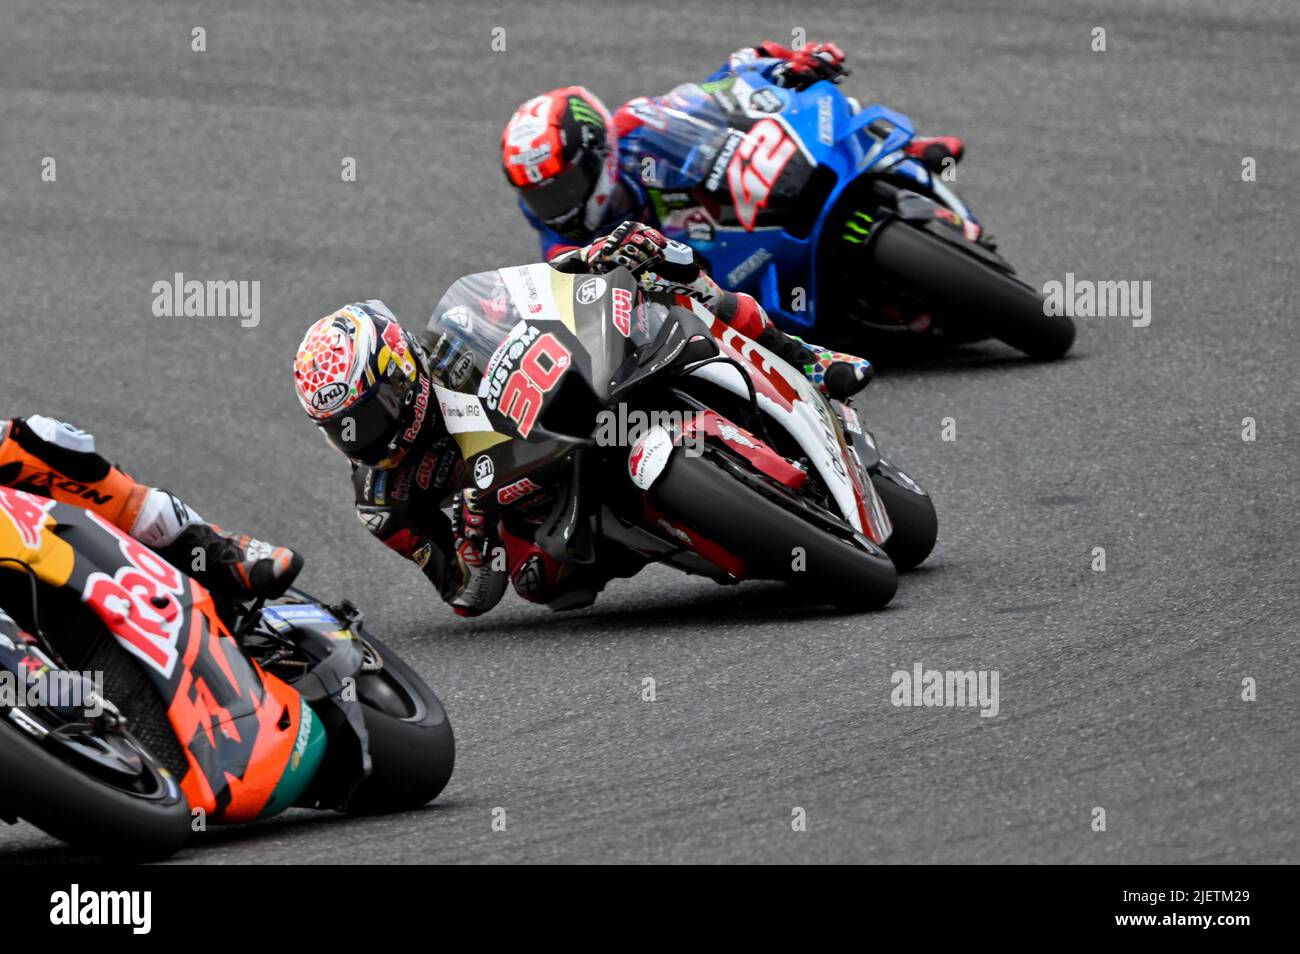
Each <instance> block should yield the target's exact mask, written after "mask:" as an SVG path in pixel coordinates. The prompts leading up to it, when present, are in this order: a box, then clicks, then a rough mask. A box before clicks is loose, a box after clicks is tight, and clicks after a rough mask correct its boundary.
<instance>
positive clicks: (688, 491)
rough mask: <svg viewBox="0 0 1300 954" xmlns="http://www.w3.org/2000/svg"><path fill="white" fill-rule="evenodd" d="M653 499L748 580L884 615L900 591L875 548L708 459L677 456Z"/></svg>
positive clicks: (893, 571)
mask: <svg viewBox="0 0 1300 954" xmlns="http://www.w3.org/2000/svg"><path fill="white" fill-rule="evenodd" d="M756 479H759V478H756ZM649 496H650V500H651V502H652V503H653V504H654V505H655V506H656V507H658V508H659V510H660V511H661V512H663V513H664V514H665V515H667V516H669V517H671V518H673V519H675V520H680V521H682V522H683V523H685V524H686V525H687V526H690V527H692V528H693V529H695V530H696V531H698V532H699V533H700V534H702V535H703V536H705V537H707V538H708V539H710V540H713V541H714V542H716V543H717V544H719V545H720V546H722V547H723V548H724V549H726V550H727V551H728V552H730V553H732V554H734V555H735V556H736V557H738V558H739V559H740V560H742V561H743V562H744V564H745V577H746V579H763V580H780V581H782V582H785V583H789V584H791V585H792V586H796V587H798V588H799V589H800V590H802V591H804V592H805V593H808V594H810V595H812V596H814V597H816V598H818V599H820V600H824V601H825V602H827V603H830V604H833V605H835V606H838V607H841V608H843V609H854V610H859V609H879V608H881V607H883V606H885V605H886V604H887V603H888V602H889V601H890V600H891V599H893V597H894V591H895V590H896V589H897V588H898V571H897V570H896V569H895V568H894V564H893V562H892V561H891V560H890V559H889V557H888V556H887V555H886V554H885V553H884V551H882V550H881V549H880V548H879V547H877V546H875V544H873V543H871V542H870V541H868V540H867V539H866V538H865V537H862V536H861V535H853V534H852V533H851V531H850V530H848V528H847V525H844V526H845V530H846V531H847V533H846V534H845V535H837V534H836V533H834V532H832V531H831V530H829V529H826V528H824V527H819V526H817V525H816V523H814V522H812V520H811V519H810V518H809V517H808V516H804V515H802V514H801V513H800V512H799V510H800V507H801V504H800V503H799V502H798V501H796V500H794V499H789V500H780V498H779V497H778V496H777V495H776V493H775V492H774V493H773V494H769V493H764V492H761V491H760V490H759V489H757V486H756V485H753V484H751V483H749V482H746V481H743V480H740V479H738V478H737V476H735V475H733V474H732V473H729V472H728V471H727V470H726V469H724V466H723V465H722V463H721V462H720V461H717V460H715V458H714V457H713V456H712V455H710V454H708V453H706V454H704V455H703V456H698V457H691V456H687V455H686V454H685V453H684V452H683V451H681V450H680V449H679V450H677V451H675V452H674V453H673V456H672V459H671V460H670V461H669V463H668V466H667V469H666V470H665V471H664V472H663V473H662V474H661V475H660V476H659V479H658V480H657V481H655V483H654V484H653V485H652V486H651V488H650V491H649ZM825 516H826V518H828V519H830V520H834V519H835V518H832V517H830V515H825ZM796 547H800V548H802V550H803V555H804V559H803V563H802V567H801V568H800V569H796V568H795V566H794V563H795V560H794V552H795V548H796Z"/></svg>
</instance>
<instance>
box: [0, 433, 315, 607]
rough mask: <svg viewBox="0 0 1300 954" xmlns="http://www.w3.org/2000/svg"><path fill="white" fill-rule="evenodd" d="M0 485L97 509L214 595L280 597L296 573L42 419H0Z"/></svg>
mask: <svg viewBox="0 0 1300 954" xmlns="http://www.w3.org/2000/svg"><path fill="white" fill-rule="evenodd" d="M0 486H7V487H13V488H15V489H17V490H23V491H27V492H29V493H33V494H38V495H40V496H42V497H50V498H53V499H54V500H58V501H62V502H64V503H70V504H74V505H75V506H78V507H84V508H86V509H87V510H93V511H95V512H96V513H98V514H99V515H100V516H101V517H103V518H104V519H106V520H108V521H109V522H110V523H112V524H113V525H114V526H116V527H117V528H118V529H120V530H122V531H124V532H126V533H129V534H130V535H131V536H133V537H135V538H136V539H137V540H139V541H140V542H141V543H144V544H146V545H147V546H149V547H150V548H152V549H153V550H156V551H157V552H158V553H160V554H161V555H162V556H163V557H164V558H166V559H167V560H169V561H171V562H172V563H173V564H175V565H176V566H177V567H178V568H179V569H181V570H184V571H186V572H190V573H191V575H192V576H194V578H195V579H197V580H198V581H199V582H200V583H202V584H203V585H204V586H206V587H207V588H208V589H209V590H211V591H212V592H213V593H214V594H215V595H218V596H224V597H230V598H234V599H243V598H248V597H275V596H279V595H281V594H283V593H284V591H285V590H286V589H287V588H288V587H289V585H290V584H291V583H293V580H294V578H295V577H296V576H297V575H298V571H299V570H300V569H301V568H302V558H301V557H300V556H299V555H298V554H296V553H294V552H293V551H292V550H290V549H288V548H287V547H273V546H271V545H269V544H266V543H263V542H262V541H260V540H255V539H253V538H252V537H249V536H248V535H247V534H243V535H240V534H234V533H227V532H226V531H224V530H222V529H221V528H220V527H218V526H216V525H214V524H210V523H208V522H207V521H205V520H204V519H203V518H202V517H200V516H199V515H198V514H197V513H196V512H195V511H194V510H193V509H192V508H191V507H190V506H189V505H188V504H186V503H185V502H184V501H183V500H181V499H180V498H178V497H177V496H176V495H174V494H172V493H169V492H168V491H166V490H159V489H158V488H156V487H150V486H148V485H147V484H142V483H139V482H137V481H136V480H135V479H134V478H133V477H131V476H130V475H129V474H127V473H126V472H125V471H123V470H122V469H120V468H118V467H116V466H114V465H113V464H110V463H109V462H108V461H107V460H106V459H105V458H103V457H101V456H100V455H99V454H98V453H97V452H96V450H95V438H94V437H93V436H92V435H91V434H89V433H87V432H86V431H83V430H81V429H79V428H77V427H74V426H72V425H70V424H66V423H64V422H63V421H58V420H55V419H53V418H50V417H46V416H44V415H32V416H30V417H15V418H13V419H12V420H8V421H4V420H0ZM196 551H202V554H203V559H202V560H201V561H199V560H196V559H195V558H196V556H197V552H196ZM196 567H201V568H198V569H196Z"/></svg>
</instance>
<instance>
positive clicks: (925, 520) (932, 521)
mask: <svg viewBox="0 0 1300 954" xmlns="http://www.w3.org/2000/svg"><path fill="white" fill-rule="evenodd" d="M871 483H872V485H873V486H874V487H875V488H876V493H877V494H879V495H880V502H881V503H883V504H884V505H885V511H886V513H888V514H889V520H890V522H891V523H893V525H894V532H893V533H892V534H890V536H889V539H888V540H886V541H885V545H884V547H883V549H884V551H885V552H886V553H888V554H889V558H890V559H891V560H893V561H894V566H896V567H898V571H899V572H900V573H905V572H907V571H908V570H912V569H915V568H916V567H918V566H920V565H921V564H922V563H924V562H925V559H926V557H928V556H929V555H930V553H931V551H932V550H934V543H935V540H937V539H938V537H939V518H938V516H937V515H936V514H935V512H934V501H932V500H931V499H930V496H929V495H928V494H919V493H917V492H916V491H914V490H911V489H909V488H908V487H907V486H905V485H904V484H903V483H902V482H900V481H897V480H895V479H894V478H893V477H892V475H891V474H890V473H889V472H888V471H885V472H879V471H872V474H871Z"/></svg>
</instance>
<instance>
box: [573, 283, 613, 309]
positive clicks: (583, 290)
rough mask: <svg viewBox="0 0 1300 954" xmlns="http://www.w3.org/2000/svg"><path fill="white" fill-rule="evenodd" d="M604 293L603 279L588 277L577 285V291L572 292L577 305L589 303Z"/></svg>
mask: <svg viewBox="0 0 1300 954" xmlns="http://www.w3.org/2000/svg"><path fill="white" fill-rule="evenodd" d="M604 294H605V279H603V278H588V279H587V280H586V281H585V282H583V283H582V284H581V285H579V286H578V291H577V292H576V293H575V294H574V296H573V297H574V298H576V299H577V301H578V304H579V305H590V304H591V303H592V302H593V301H597V300H599V299H600V297H601V296H602V295H604Z"/></svg>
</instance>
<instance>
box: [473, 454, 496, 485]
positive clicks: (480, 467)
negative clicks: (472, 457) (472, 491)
mask: <svg viewBox="0 0 1300 954" xmlns="http://www.w3.org/2000/svg"><path fill="white" fill-rule="evenodd" d="M496 472H497V469H496V465H495V464H493V463H492V458H491V457H489V456H488V455H487V454H480V455H479V458H478V460H476V461H474V485H475V486H476V487H478V489H479V490H487V489H488V488H489V487H491V486H492V478H494V477H495V476H496Z"/></svg>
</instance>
